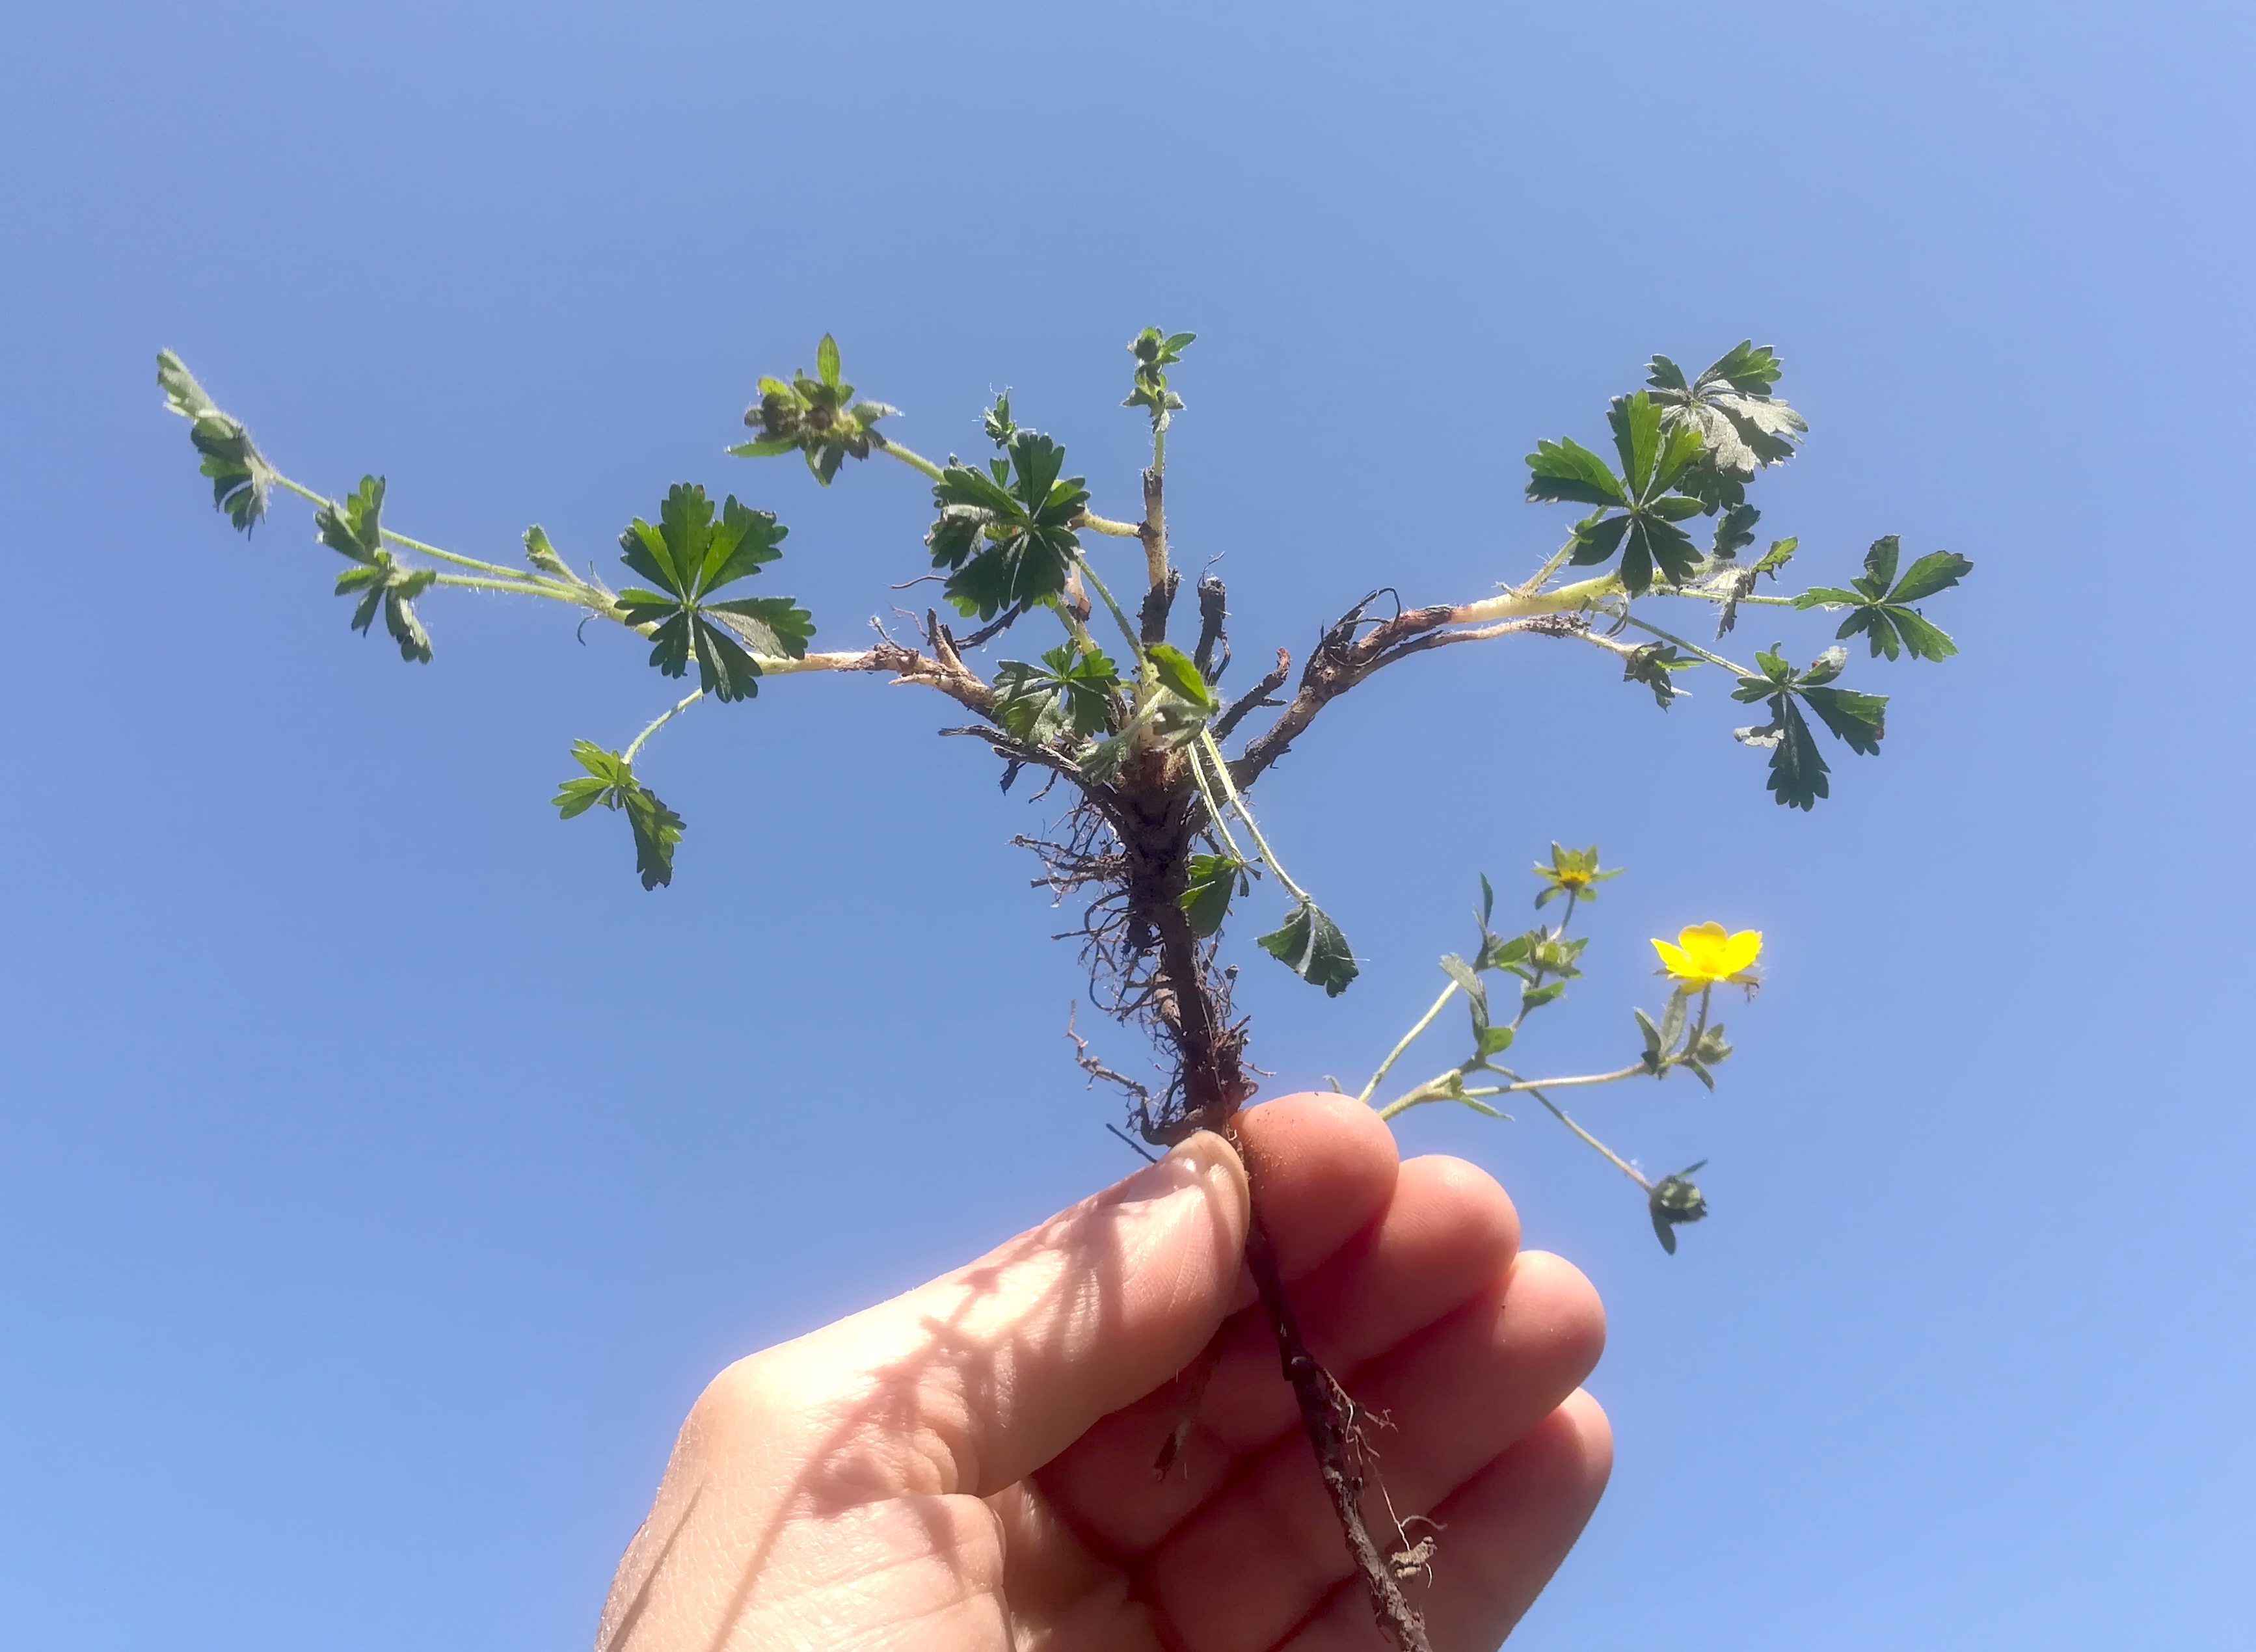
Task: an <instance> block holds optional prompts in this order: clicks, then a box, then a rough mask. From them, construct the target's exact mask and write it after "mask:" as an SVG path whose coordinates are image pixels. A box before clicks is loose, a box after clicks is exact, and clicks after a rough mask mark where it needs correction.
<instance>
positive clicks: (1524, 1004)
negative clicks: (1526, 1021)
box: [1519, 981, 1567, 1015]
mask: <svg viewBox="0 0 2256 1652" xmlns="http://www.w3.org/2000/svg"><path fill="white" fill-rule="evenodd" d="M1566 990H1567V983H1566V982H1565V981H1545V982H1544V983H1543V984H1542V985H1541V986H1540V987H1530V988H1528V989H1527V990H1526V992H1524V993H1522V994H1520V995H1519V1012H1520V1014H1522V1015H1526V1013H1527V1012H1528V1011H1529V1010H1531V1009H1542V1008H1543V1006H1544V1005H1546V1004H1547V1003H1549V1002H1551V1001H1552V1000H1553V999H1555V998H1556V997H1557V996H1558V995H1560V994H1561V993H1563V992H1565V991H1566Z"/></svg>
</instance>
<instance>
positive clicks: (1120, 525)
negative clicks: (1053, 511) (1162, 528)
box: [1073, 510, 1144, 539]
mask: <svg viewBox="0 0 2256 1652" xmlns="http://www.w3.org/2000/svg"><path fill="white" fill-rule="evenodd" d="M1073 525H1074V526H1075V527H1076V528H1086V529H1088V530H1089V532H1091V533H1102V534H1108V535H1110V537H1111V538H1115V539H1140V538H1143V537H1144V530H1143V529H1142V528H1141V527H1139V526H1138V525H1137V524H1135V523H1132V522H1115V521H1114V520H1113V519H1112V518H1111V517H1100V516H1098V515H1097V514H1096V512H1095V511H1092V510H1084V511H1082V513H1081V515H1080V516H1078V517H1075V518H1074V524H1073Z"/></svg>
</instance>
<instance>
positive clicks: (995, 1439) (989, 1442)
mask: <svg viewBox="0 0 2256 1652" xmlns="http://www.w3.org/2000/svg"><path fill="white" fill-rule="evenodd" d="M1250 1208H1251V1203H1250V1199H1249V1195H1248V1192H1247V1187H1246V1180H1245V1170H1244V1166H1243V1165H1242V1164H1240V1163H1239V1162H1238V1158H1237V1154H1236V1152H1234V1151H1233V1150H1232V1149H1231V1148H1230V1144H1229V1143H1228V1142H1225V1141H1223V1139H1222V1138H1221V1137H1220V1136H1218V1135H1212V1134H1210V1133H1207V1132H1201V1133H1200V1134H1198V1135H1194V1136H1191V1137H1190V1138H1189V1139H1188V1140H1187V1141H1185V1142H1181V1144H1180V1145H1178V1146H1177V1147H1176V1148H1175V1149H1174V1151H1172V1152H1170V1153H1169V1154H1168V1155H1167V1157H1166V1158H1164V1159H1161V1160H1160V1161H1159V1162H1158V1163H1155V1164H1149V1165H1146V1166H1145V1167H1144V1168H1143V1169H1142V1170H1139V1171H1137V1172H1136V1173H1135V1174H1134V1175H1133V1176H1131V1177H1128V1178H1127V1179H1126V1180H1125V1181H1123V1182H1120V1183H1118V1184H1117V1185H1114V1186H1112V1187H1110V1188H1108V1189H1106V1190H1105V1191H1104V1192H1102V1193H1098V1194H1096V1195H1094V1196H1093V1197H1091V1198H1089V1199H1084V1200H1082V1202H1081V1203H1080V1204H1078V1205H1075V1206H1073V1207H1072V1208H1070V1209H1068V1210H1066V1211H1063V1212H1061V1213H1059V1214H1057V1215H1056V1216H1054V1217H1052V1218H1051V1219H1050V1220H1048V1221H1046V1222H1044V1223H1042V1224H1041V1225H1040V1227H1034V1228H1032V1229H1029V1230H1028V1231H1027V1232H1026V1233H1024V1234H1019V1236H1018V1237H1017V1238H1016V1239H1013V1240H1012V1241H1009V1242H1008V1243H1006V1244H1005V1245H1002V1246H1001V1247H999V1248H997V1249H995V1250H993V1251H991V1252H990V1253H989V1254H988V1255H985V1256H983V1257H981V1258H980V1259H979V1260H978V1261H977V1262H973V1263H971V1264H969V1266H968V1267H964V1268H959V1269H955V1271H954V1272H952V1273H948V1274H945V1275H942V1276H941V1277H940V1278H938V1279H935V1280H934V1281H933V1282H932V1283H930V1284H928V1285H923V1286H920V1287H919V1288H918V1289H916V1290H912V1291H910V1292H908V1293H907V1294H906V1295H905V1296H901V1297H895V1298H894V1299H893V1300H892V1301H891V1302H887V1303H882V1304H879V1305H878V1306H877V1307H875V1308H871V1309H869V1310H867V1311H864V1312H862V1313H858V1314H856V1315H855V1316H853V1318H849V1319H843V1320H841V1321H839V1322H838V1323H837V1324H836V1325H830V1326H828V1327H827V1328H825V1329H824V1330H821V1331H818V1332H814V1334H813V1335H811V1336H807V1337H804V1338H801V1339H800V1340H798V1341H797V1342H793V1343H789V1344H786V1345H785V1346H784V1347H781V1348H778V1349H774V1350H772V1351H771V1353H770V1354H769V1355H767V1356H762V1358H763V1360H765V1359H767V1358H778V1357H780V1360H784V1361H787V1362H788V1364H789V1365H790V1366H792V1367H796V1369H795V1371H794V1372H793V1375H794V1376H795V1377H796V1378H797V1379H798V1380H797V1381H788V1382H787V1383H786V1386H787V1387H788V1388H791V1389H795V1390H796V1391H797V1393H798V1394H799V1395H800V1396H802V1400H803V1402H806V1403H807V1409H806V1410H804V1411H803V1412H802V1413H801V1415H802V1417H804V1418H805V1420H806V1421H807V1422H808V1423H809V1424H813V1425H814V1426H815V1427H817V1428H819V1429H821V1431H822V1432H823V1433H825V1434H829V1435H831V1436H832V1438H834V1439H835V1438H836V1435H835V1431H836V1430H837V1429H839V1428H840V1427H841V1426H844V1427H846V1428H848V1429H850V1430H851V1431H854V1432H857V1433H863V1434H864V1439H865V1441H867V1431H872V1430H875V1431H881V1432H883V1433H885V1434H887V1435H890V1436H891V1437H892V1441H893V1444H894V1445H896V1447H899V1446H901V1445H913V1446H914V1447H917V1448H920V1449H913V1450H907V1451H901V1450H898V1449H897V1450H894V1451H892V1452H882V1453H878V1454H876V1456H875V1460H876V1461H878V1462H885V1461H888V1460H890V1461H891V1462H892V1463H894V1464H897V1465H899V1469H898V1473H899V1480H900V1483H899V1485H898V1486H897V1487H892V1488H889V1489H894V1490H898V1491H899V1492H903V1493H910V1492H940V1493H943V1494H945V1493H969V1494H973V1495H976V1496H986V1495H989V1494H992V1493H994V1492H997V1491H999V1490H1001V1489H1002V1488H1003V1487H1005V1486H1007V1485H1009V1484H1011V1483H1012V1481H1013V1480H1020V1479H1023V1478H1024V1477H1025V1476H1026V1475H1027V1474H1029V1473H1033V1471H1034V1470H1035V1469H1037V1468H1040V1466H1042V1465H1043V1464H1044V1463H1047V1462H1048V1461H1049V1460H1050V1459H1052V1458H1054V1457H1055V1456H1056V1455H1057V1454H1058V1453H1059V1452H1062V1451H1063V1450H1064V1449H1065V1448H1066V1447H1067V1446H1068V1445H1071V1444H1072V1443H1073V1442H1074V1441H1075V1439H1077V1438H1080V1437H1081V1435H1082V1433H1083V1432H1085V1431H1087V1430H1088V1429H1089V1427H1090V1425H1091V1424H1095V1423H1096V1421H1097V1420H1098V1419H1099V1418H1100V1417H1104V1416H1106V1415H1108V1414H1109V1413H1110V1412H1113V1411H1117V1410H1118V1409H1120V1408H1121V1407H1123V1406H1124V1405H1127V1404H1129V1403H1130V1402H1132V1401H1134V1400H1137V1399H1139V1398H1141V1397H1142V1396H1143V1395H1146V1394H1148V1393H1150V1392H1151V1391H1152V1390H1153V1388H1157V1387H1159V1386H1160V1384H1161V1383H1162V1382H1165V1381H1167V1379H1168V1378H1170V1377H1172V1376H1174V1374H1176V1373H1177V1372H1178V1371H1180V1370H1181V1369H1182V1368H1183V1367H1185V1366H1186V1365H1188V1364H1189V1363H1190V1361H1191V1360H1192V1359H1193V1358H1194V1357H1195V1356H1196V1354H1197V1353H1198V1351H1199V1350H1200V1349H1201V1348H1202V1347H1204V1346H1206V1344H1207V1342H1208V1340H1209V1339H1210V1338H1211V1337H1212V1336H1213V1335H1214V1333H1215V1331H1216V1328H1217V1327H1218V1326H1219V1325H1221V1323H1222V1319H1223V1315H1224V1314H1225V1313H1227V1312H1228V1311H1229V1310H1230V1304H1231V1298H1232V1296H1233V1293H1234V1292H1235V1290H1236V1289H1237V1281H1238V1275H1239V1269H1240V1267H1241V1262H1242V1257H1243V1254H1244V1245H1245V1229H1246V1221H1247V1214H1248V1212H1249V1210H1250ZM775 1374H776V1375H781V1374H782V1373H781V1372H777V1373H775ZM868 1443H870V1444H875V1442H874V1441H868ZM870 1460H871V1459H868V1458H865V1459H864V1461H865V1462H868V1461H870ZM934 1468H937V1470H938V1472H939V1473H938V1478H939V1483H937V1484H935V1483H934V1480H933V1478H932V1474H931V1470H932V1469H934ZM920 1471H921V1472H920Z"/></svg>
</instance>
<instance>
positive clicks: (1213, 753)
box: [1199, 728, 1315, 906]
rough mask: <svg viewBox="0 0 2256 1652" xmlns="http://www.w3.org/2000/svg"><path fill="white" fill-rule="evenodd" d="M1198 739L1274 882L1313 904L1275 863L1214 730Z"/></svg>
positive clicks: (1273, 852) (1205, 731)
mask: <svg viewBox="0 0 2256 1652" xmlns="http://www.w3.org/2000/svg"><path fill="white" fill-rule="evenodd" d="M1199 743H1200V744H1201V745H1202V746H1203V747H1204V748H1205V749H1206V755H1207V756H1208V757H1209V759H1211V760H1212V762H1213V763H1214V771H1215V773H1216V775H1217V776H1219V777H1221V780H1222V790H1223V795H1224V796H1225V797H1227V798H1229V799H1230V807H1231V808H1233V809H1235V810H1236V811H1237V818H1238V819H1240V820H1243V821H1244V823H1245V830H1246V832H1247V833H1249V834H1250V835H1251V837H1252V839H1253V847H1255V848H1257V849H1258V850H1260V851H1261V858H1262V860H1263V861H1265V862H1267V864H1268V867H1269V869H1270V870H1271V871H1272V872H1274V873H1275V874H1276V875H1277V882H1280V883H1281V884H1283V885H1284V887H1285V893H1286V894H1287V895H1289V896H1292V897H1293V898H1294V900H1296V901H1301V902H1303V903H1307V904H1308V905H1310V906H1314V905H1315V902H1314V901H1312V900H1310V899H1309V898H1308V890H1306V889H1302V888H1301V886H1300V885H1299V884H1297V883H1295V882H1293V877H1292V874H1290V873H1289V872H1287V871H1286V870H1285V868H1283V867H1282V866H1280V864H1278V861H1277V851H1276V850H1274V849H1273V848H1271V847H1269V840H1268V839H1266V838H1265V837H1263V836H1262V835H1261V825H1260V822H1258V820H1256V819H1254V818H1253V811H1252V810H1251V809H1249V808H1247V807H1246V806H1245V799H1244V797H1243V796H1241V795H1240V794H1239V792H1238V790H1237V782H1236V781H1235V780H1233V779H1231V778H1230V763H1229V760H1228V759H1226V758H1225V757H1223V755H1222V748H1221V747H1219V746H1217V745H1216V744H1215V743H1214V735H1213V733H1212V732H1211V731H1210V730H1209V729H1204V728H1202V729H1200V730H1199Z"/></svg>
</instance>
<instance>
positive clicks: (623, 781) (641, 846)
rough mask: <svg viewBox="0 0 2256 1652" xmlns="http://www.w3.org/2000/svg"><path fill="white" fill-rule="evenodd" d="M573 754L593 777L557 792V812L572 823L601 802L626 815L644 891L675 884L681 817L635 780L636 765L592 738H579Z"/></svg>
mask: <svg viewBox="0 0 2256 1652" xmlns="http://www.w3.org/2000/svg"><path fill="white" fill-rule="evenodd" d="M572 756H573V757H574V758H575V760H576V761H577V762H578V763H579V765H580V767H581V768H582V769H584V770H587V774H586V776H585V777H578V776H575V777H573V778H572V779H569V780H567V781H565V782H564V783H563V784H562V785H561V786H560V787H559V788H558V789H557V792H556V798H555V804H556V812H557V813H558V814H559V815H560V816H561V817H562V818H563V819H567V820H569V819H574V818H575V816H578V815H582V814H585V813H586V812H588V811H589V810H590V809H592V808H594V807H595V806H596V805H597V804H599V803H600V804H602V805H603V806H604V807H605V808H607V809H614V810H619V811H622V812H624V814H625V815H626V817H627V824H628V826H630V828H631V830H632V831H633V833H634V845H635V869H636V870H637V871H638V872H639V873H640V874H641V875H642V886H643V888H645V889H656V888H658V887H659V885H660V884H661V883H671V882H673V846H674V845H675V844H677V843H679V842H680V841H681V833H682V829H683V826H682V819H681V817H680V815H678V814H676V813H674V812H673V810H671V809H669V808H667V807H666V805H665V804H663V803H662V802H660V801H659V798H658V794H657V793H655V792H653V791H651V790H650V788H649V787H647V786H645V785H644V784H642V783H641V782H640V781H639V780H637V779H636V778H635V773H634V768H633V765H631V763H628V762H627V760H626V759H625V758H624V757H623V756H620V755H619V754H618V753H617V752H616V751H605V750H604V749H603V748H602V747H601V746H598V745H596V743H595V742H593V741H590V740H575V741H574V742H572Z"/></svg>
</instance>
